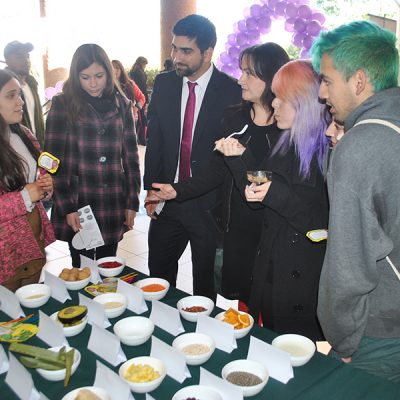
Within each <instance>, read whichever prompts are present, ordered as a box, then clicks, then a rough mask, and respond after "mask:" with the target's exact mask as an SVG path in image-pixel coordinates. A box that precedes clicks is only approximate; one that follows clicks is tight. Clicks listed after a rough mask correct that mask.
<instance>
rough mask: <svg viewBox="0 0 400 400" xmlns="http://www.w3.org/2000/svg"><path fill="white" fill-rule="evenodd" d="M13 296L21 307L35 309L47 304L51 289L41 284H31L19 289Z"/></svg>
mask: <svg viewBox="0 0 400 400" xmlns="http://www.w3.org/2000/svg"><path fill="white" fill-rule="evenodd" d="M15 294H16V295H17V297H18V300H19V302H20V303H21V305H22V306H24V307H28V308H37V307H41V306H42V305H43V304H46V303H47V301H48V300H49V298H50V295H51V289H50V286H47V285H45V284H43V283H33V284H31V285H26V286H22V287H20V288H19V289H18V290H17V291H16V292H15Z"/></svg>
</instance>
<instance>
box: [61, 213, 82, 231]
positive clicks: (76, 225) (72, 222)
mask: <svg viewBox="0 0 400 400" xmlns="http://www.w3.org/2000/svg"><path fill="white" fill-rule="evenodd" d="M65 218H66V219H67V224H68V225H69V226H70V227H71V229H72V230H73V231H74V232H78V231H79V229H82V226H81V223H80V221H79V214H78V213H77V212H73V213H70V214H67V216H66V217H65Z"/></svg>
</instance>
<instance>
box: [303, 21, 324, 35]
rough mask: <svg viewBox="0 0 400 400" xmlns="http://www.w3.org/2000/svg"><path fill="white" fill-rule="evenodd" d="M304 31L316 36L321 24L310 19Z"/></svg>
mask: <svg viewBox="0 0 400 400" xmlns="http://www.w3.org/2000/svg"><path fill="white" fill-rule="evenodd" d="M306 31H307V33H308V34H309V35H311V36H317V35H318V34H319V32H320V31H321V25H320V24H319V22H318V21H310V22H309V23H308V25H307V29H306Z"/></svg>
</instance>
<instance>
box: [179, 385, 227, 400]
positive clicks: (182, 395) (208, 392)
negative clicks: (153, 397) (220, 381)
mask: <svg viewBox="0 0 400 400" xmlns="http://www.w3.org/2000/svg"><path fill="white" fill-rule="evenodd" d="M190 397H193V398H196V399H206V400H222V396H221V395H220V394H219V392H217V390H216V389H214V388H212V387H209V386H202V385H192V386H186V387H184V388H182V389H181V390H179V391H178V392H176V393H175V394H174V397H173V398H172V400H186V399H187V398H190Z"/></svg>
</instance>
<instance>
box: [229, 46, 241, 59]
mask: <svg viewBox="0 0 400 400" xmlns="http://www.w3.org/2000/svg"><path fill="white" fill-rule="evenodd" d="M239 54H240V50H239V48H238V47H236V46H232V47H230V48H229V49H228V55H229V57H230V58H231V59H232V60H237V59H238V58H239Z"/></svg>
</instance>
